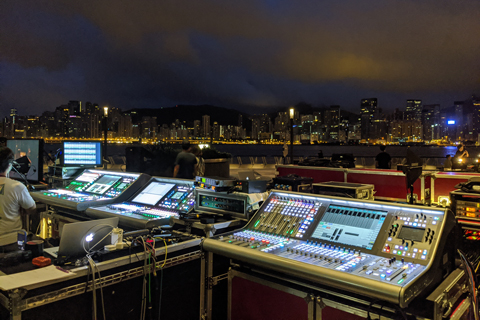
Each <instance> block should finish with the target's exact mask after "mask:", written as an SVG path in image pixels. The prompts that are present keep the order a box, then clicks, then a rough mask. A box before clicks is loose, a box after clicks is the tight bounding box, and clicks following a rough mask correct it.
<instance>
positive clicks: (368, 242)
mask: <svg viewBox="0 0 480 320" xmlns="http://www.w3.org/2000/svg"><path fill="white" fill-rule="evenodd" d="M386 217H387V212H386V211H379V210H369V209H361V208H355V207H346V206H335V205H330V206H329V207H328V209H327V211H325V214H324V215H323V216H322V219H321V220H320V221H319V223H318V225H317V227H316V229H315V231H314V232H313V234H312V237H313V238H316V239H319V240H327V241H330V242H336V243H341V244H346V245H350V246H355V247H361V248H364V249H368V250H371V249H372V248H373V245H374V244H375V240H376V239H377V236H378V233H379V232H380V229H381V228H382V225H383V223H384V222H385V218H386Z"/></svg>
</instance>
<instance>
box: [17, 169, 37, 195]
mask: <svg viewBox="0 0 480 320" xmlns="http://www.w3.org/2000/svg"><path fill="white" fill-rule="evenodd" d="M12 169H13V170H15V172H16V173H18V175H19V176H20V177H22V178H23V180H24V181H25V184H26V185H27V188H28V187H30V188H31V189H32V190H35V187H34V186H32V184H31V183H30V182H28V180H27V177H25V175H24V174H21V173H20V172H18V170H17V168H15V166H14V165H12Z"/></svg>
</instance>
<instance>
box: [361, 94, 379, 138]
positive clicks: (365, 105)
mask: <svg viewBox="0 0 480 320" xmlns="http://www.w3.org/2000/svg"><path fill="white" fill-rule="evenodd" d="M376 111H377V98H369V99H362V100H361V102H360V118H361V127H362V129H361V130H362V131H361V132H362V134H361V136H362V139H364V140H368V139H369V138H371V137H372V136H373V133H374V132H373V127H372V122H373V118H374V114H375V112H376Z"/></svg>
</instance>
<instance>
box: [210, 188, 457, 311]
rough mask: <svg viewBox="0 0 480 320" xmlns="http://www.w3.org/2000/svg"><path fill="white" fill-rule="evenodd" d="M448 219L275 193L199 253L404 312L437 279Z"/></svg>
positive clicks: (412, 209) (434, 212) (439, 213)
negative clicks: (236, 228)
mask: <svg viewBox="0 0 480 320" xmlns="http://www.w3.org/2000/svg"><path fill="white" fill-rule="evenodd" d="M447 220H448V222H447ZM453 221H454V217H453V215H452V214H451V213H450V212H449V211H447V210H445V209H441V208H432V207H420V206H409V205H402V204H393V203H385V202H374V201H368V200H357V199H347V200H346V199H345V198H337V197H329V196H323V195H322V196H320V195H319V196H315V195H307V194H298V193H288V192H282V191H275V192H272V193H271V194H270V197H269V198H268V199H267V200H266V201H265V203H264V204H263V206H262V208H260V210H259V211H258V212H257V213H256V214H255V216H254V217H253V218H252V219H251V220H250V222H249V223H248V225H247V226H246V227H245V228H244V229H243V230H240V231H237V232H233V233H229V234H224V235H222V236H220V237H217V238H213V239H206V240H205V241H204V249H205V250H207V251H212V252H214V253H217V254H221V255H225V256H227V257H230V258H233V259H237V260H239V261H244V262H246V263H249V264H254V265H257V266H260V267H264V268H267V269H271V270H274V271H278V272H281V273H283V274H289V275H291V276H294V277H300V278H303V279H305V280H308V281H316V282H318V283H322V284H325V285H329V286H332V287H336V288H339V289H343V290H346V291H350V292H354V293H357V294H362V295H367V296H369V297H373V298H377V299H383V300H386V301H390V302H393V303H396V304H399V305H400V306H401V307H406V306H407V305H408V303H409V302H410V301H411V300H412V299H413V298H414V297H416V296H417V295H419V294H420V292H421V291H422V290H424V289H425V288H426V287H428V286H429V285H430V284H432V283H433V282H434V281H437V280H435V279H437V278H438V277H441V271H440V270H441V268H442V266H443V264H446V263H447V262H446V261H444V260H443V258H444V254H443V250H444V247H445V242H446V238H447V235H449V234H450V230H451V229H452V226H453ZM447 260H449V259H447ZM420 279H422V280H421V281H420Z"/></svg>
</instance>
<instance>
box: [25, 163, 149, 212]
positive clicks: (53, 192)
mask: <svg viewBox="0 0 480 320" xmlns="http://www.w3.org/2000/svg"><path fill="white" fill-rule="evenodd" d="M149 179H150V176H149V175H146V174H143V173H126V172H116V171H106V170H93V169H86V170H85V171H83V172H82V174H80V175H79V176H78V177H76V178H75V179H74V180H73V181H72V182H70V183H69V184H68V185H67V186H66V187H65V188H63V189H50V190H46V191H34V192H31V193H30V194H31V195H32V198H33V199H34V200H36V201H39V202H43V203H46V204H48V205H51V206H56V207H62V208H67V209H73V210H76V211H85V210H86V209H87V208H88V207H91V206H94V205H102V204H107V203H112V202H118V201H124V200H126V199H128V198H130V197H131V196H132V195H133V194H135V192H137V190H138V189H139V188H141V187H142V186H143V185H144V184H145V183H146V182H147V181H148V180H149Z"/></svg>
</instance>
